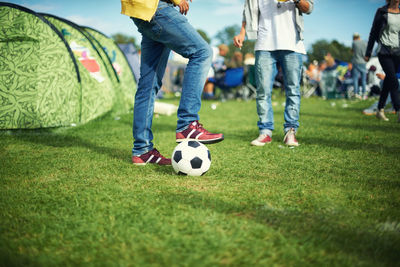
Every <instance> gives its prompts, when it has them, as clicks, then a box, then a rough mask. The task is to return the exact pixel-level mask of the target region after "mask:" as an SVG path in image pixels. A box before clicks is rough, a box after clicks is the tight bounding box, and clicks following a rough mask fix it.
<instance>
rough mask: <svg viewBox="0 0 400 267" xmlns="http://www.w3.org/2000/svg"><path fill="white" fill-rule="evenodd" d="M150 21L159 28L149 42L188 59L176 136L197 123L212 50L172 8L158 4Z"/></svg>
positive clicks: (171, 6) (168, 5) (162, 3)
mask: <svg viewBox="0 0 400 267" xmlns="http://www.w3.org/2000/svg"><path fill="white" fill-rule="evenodd" d="M152 21H154V23H155V24H156V25H158V27H159V29H158V34H157V35H156V36H155V37H154V39H153V40H155V41H157V42H160V43H163V44H164V45H165V46H166V47H168V48H170V49H171V50H173V51H175V52H176V53H178V54H180V55H181V56H183V57H185V58H188V59H189V62H188V64H187V66H186V69H185V75H184V78H183V86H182V96H181V101H180V104H179V108H178V124H177V132H180V131H182V130H184V129H185V128H186V127H187V126H188V125H189V124H190V123H191V122H193V121H197V120H199V115H198V112H199V111H200V107H201V94H202V91H203V88H204V84H205V81H206V77H207V73H208V71H209V69H210V67H211V60H212V49H211V47H210V46H209V45H208V44H207V42H206V41H204V39H203V38H202V37H201V36H200V34H198V32H197V31H196V29H194V28H193V27H192V26H191V25H190V23H189V22H188V20H187V18H186V17H185V16H184V15H182V14H181V13H179V11H178V10H176V9H175V8H174V6H173V5H172V4H167V3H165V2H160V3H159V5H158V10H157V12H156V13H155V15H154V17H153V19H152Z"/></svg>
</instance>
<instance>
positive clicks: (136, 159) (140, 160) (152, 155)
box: [132, 148, 171, 165]
mask: <svg viewBox="0 0 400 267" xmlns="http://www.w3.org/2000/svg"><path fill="white" fill-rule="evenodd" d="M132 162H133V164H134V165H146V164H147V163H154V164H158V165H171V159H167V158H166V157H164V156H163V155H161V154H160V152H158V150H157V149H155V148H153V149H152V150H150V151H149V152H147V153H145V154H142V155H140V156H133V157H132Z"/></svg>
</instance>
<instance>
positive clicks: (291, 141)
mask: <svg viewBox="0 0 400 267" xmlns="http://www.w3.org/2000/svg"><path fill="white" fill-rule="evenodd" d="M283 142H284V143H285V145H287V146H299V143H298V142H297V140H296V131H295V130H294V129H293V128H291V129H290V130H289V131H287V132H286V134H285V137H284V138H283Z"/></svg>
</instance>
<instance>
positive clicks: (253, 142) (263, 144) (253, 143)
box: [250, 140, 272, 146]
mask: <svg viewBox="0 0 400 267" xmlns="http://www.w3.org/2000/svg"><path fill="white" fill-rule="evenodd" d="M271 143H272V141H271V142H268V143H263V142H260V141H258V140H253V141H251V143H250V144H251V145H252V146H265V144H271Z"/></svg>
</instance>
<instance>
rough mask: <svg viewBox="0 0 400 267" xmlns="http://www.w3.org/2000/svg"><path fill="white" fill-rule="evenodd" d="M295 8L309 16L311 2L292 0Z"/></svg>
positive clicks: (311, 7)
mask: <svg viewBox="0 0 400 267" xmlns="http://www.w3.org/2000/svg"><path fill="white" fill-rule="evenodd" d="M294 2H295V4H296V7H297V8H298V9H299V10H300V11H301V12H302V13H306V14H310V13H311V11H312V9H313V2H312V1H308V0H299V1H297V0H294Z"/></svg>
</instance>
